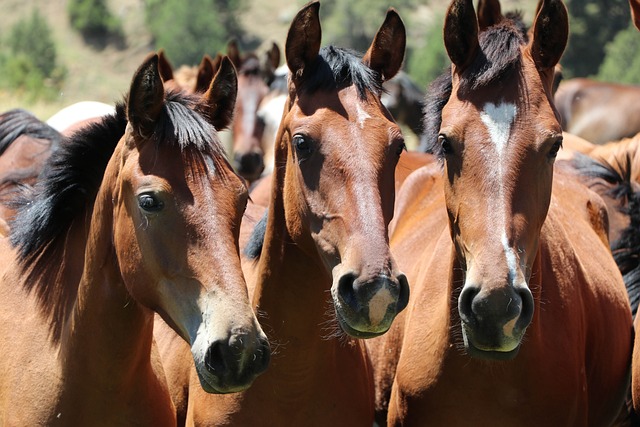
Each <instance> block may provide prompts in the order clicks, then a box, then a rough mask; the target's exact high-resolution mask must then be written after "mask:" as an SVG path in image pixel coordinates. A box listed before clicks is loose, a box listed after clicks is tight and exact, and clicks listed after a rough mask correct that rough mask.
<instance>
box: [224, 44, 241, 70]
mask: <svg viewBox="0 0 640 427" xmlns="http://www.w3.org/2000/svg"><path fill="white" fill-rule="evenodd" d="M227 56H228V57H229V59H230V60H231V62H233V65H235V67H236V68H237V69H238V70H239V69H240V66H241V65H242V58H241V57H240V48H238V42H237V41H236V39H231V40H229V43H227Z"/></svg>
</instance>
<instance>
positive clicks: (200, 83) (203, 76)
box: [195, 53, 220, 92]
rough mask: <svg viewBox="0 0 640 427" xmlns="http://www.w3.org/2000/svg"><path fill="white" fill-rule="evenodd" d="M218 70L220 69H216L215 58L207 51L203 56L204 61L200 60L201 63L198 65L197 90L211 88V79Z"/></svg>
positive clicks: (201, 90)
mask: <svg viewBox="0 0 640 427" xmlns="http://www.w3.org/2000/svg"><path fill="white" fill-rule="evenodd" d="M218 55H220V54H218ZM216 57H217V56H216ZM216 71H218V70H217V68H215V69H214V66H213V59H211V57H210V56H209V55H207V54H206V53H205V54H204V56H203V57H202V61H200V65H198V75H197V76H196V87H195V91H196V92H204V91H206V90H207V89H209V85H210V84H211V80H212V79H213V76H214V75H215V74H216Z"/></svg>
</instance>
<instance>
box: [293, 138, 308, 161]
mask: <svg viewBox="0 0 640 427" xmlns="http://www.w3.org/2000/svg"><path fill="white" fill-rule="evenodd" d="M311 145H312V144H311V138H309V137H306V136H304V135H294V136H293V146H294V147H295V148H296V151H297V152H298V156H299V158H300V159H301V160H304V159H306V158H307V157H309V156H310V155H311V153H312V151H313V148H312V146H311Z"/></svg>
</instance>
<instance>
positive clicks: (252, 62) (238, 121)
mask: <svg viewBox="0 0 640 427" xmlns="http://www.w3.org/2000/svg"><path fill="white" fill-rule="evenodd" d="M227 55H228V56H229V58H230V59H231V61H232V62H233V63H234V65H235V66H236V69H237V70H238V99H237V102H236V110H235V116H234V121H233V125H232V127H231V132H232V144H233V165H234V168H235V169H236V172H238V174H239V175H240V176H242V177H243V178H245V179H246V180H247V181H248V182H250V183H251V182H254V181H256V180H257V179H258V178H260V176H261V175H262V173H263V171H264V168H265V165H264V156H265V151H264V149H263V144H262V139H263V136H264V131H265V123H264V121H263V120H262V117H261V116H260V115H258V109H259V107H260V104H261V102H262V100H263V99H264V98H265V96H267V94H268V93H269V85H270V84H271V81H272V80H273V78H274V73H275V70H276V69H277V68H278V65H279V64H280V49H279V48H278V45H277V44H275V43H272V44H271V48H270V49H268V50H267V52H266V53H265V55H264V57H265V59H264V60H261V59H260V57H259V56H258V55H257V54H256V53H254V52H248V53H244V54H242V53H241V52H240V49H239V48H238V45H237V43H236V42H235V40H232V41H230V42H229V43H228V44H227Z"/></svg>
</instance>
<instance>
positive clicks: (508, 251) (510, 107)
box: [480, 102, 518, 280]
mask: <svg viewBox="0 0 640 427" xmlns="http://www.w3.org/2000/svg"><path fill="white" fill-rule="evenodd" d="M517 112H518V109H517V108H516V106H515V104H511V103H500V104H498V105H496V104H493V103H491V102H489V103H487V104H485V106H484V109H483V110H482V112H481V113H480V120H482V123H484V125H485V126H486V127H487V131H489V136H490V137H491V141H492V142H493V144H494V145H495V147H496V151H497V153H498V162H497V168H498V173H497V177H496V178H497V179H498V181H499V186H498V188H499V195H498V200H499V202H498V203H504V190H503V182H504V179H505V178H504V170H503V165H504V161H505V159H504V157H505V153H506V150H507V144H508V142H509V137H510V135H511V126H512V125H513V122H514V120H515V118H516V114H517ZM499 212H505V209H504V207H503V206H502V207H499ZM506 223H507V218H505V217H503V218H502V224H501V226H502V230H503V231H502V239H501V240H502V247H503V249H504V252H505V257H506V259H507V265H508V267H509V271H510V273H511V278H512V280H513V279H515V278H516V273H517V257H516V253H515V251H514V250H513V248H512V247H510V246H509V241H508V239H507V233H506Z"/></svg>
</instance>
